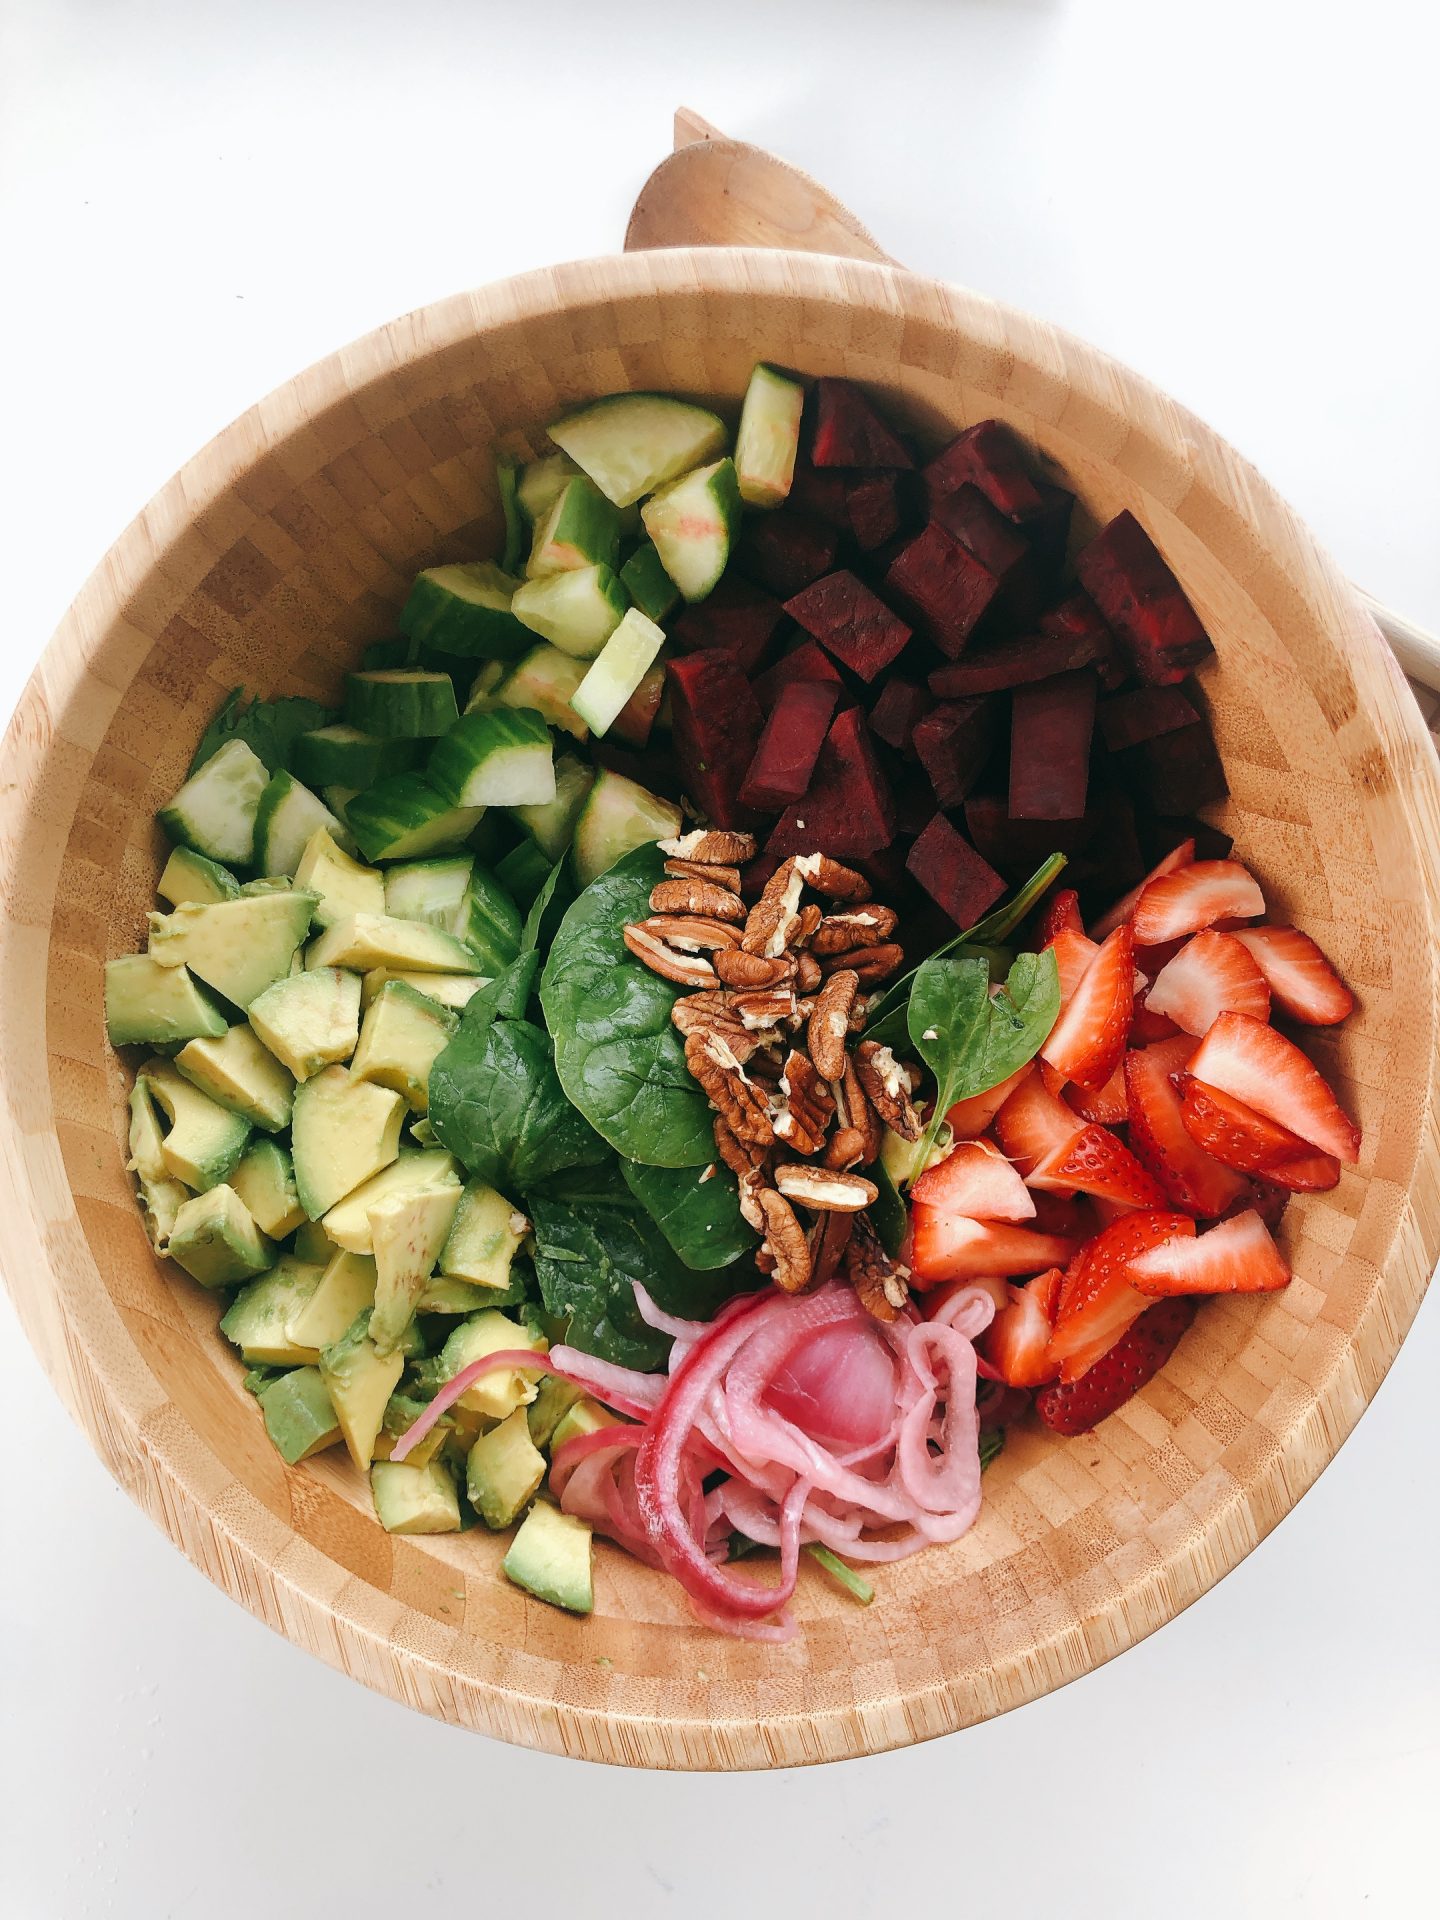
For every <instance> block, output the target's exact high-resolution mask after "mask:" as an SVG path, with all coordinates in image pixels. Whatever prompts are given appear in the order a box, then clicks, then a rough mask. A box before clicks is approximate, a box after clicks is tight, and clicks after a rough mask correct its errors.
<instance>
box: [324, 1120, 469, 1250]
mask: <svg viewBox="0 0 1440 1920" xmlns="http://www.w3.org/2000/svg"><path fill="white" fill-rule="evenodd" d="M457 1176H458V1163H457V1162H456V1161H455V1160H454V1158H453V1157H452V1156H451V1155H450V1154H448V1153H443V1152H441V1150H440V1149H439V1148H438V1147H437V1148H427V1149H426V1150H425V1151H424V1152H412V1151H410V1150H409V1149H407V1150H406V1151H405V1152H404V1153H402V1154H401V1155H400V1156H399V1158H398V1159H396V1160H394V1161H392V1162H391V1164H390V1165H389V1166H388V1167H382V1168H381V1170H380V1172H379V1173H376V1174H373V1175H372V1176H371V1177H370V1179H368V1180H367V1181H366V1182H365V1184H364V1185H363V1186H360V1187H357V1188H356V1189H355V1191H354V1192H353V1193H351V1194H347V1195H346V1197H345V1198H344V1199H343V1200H342V1201H340V1203H339V1204H338V1205H337V1206H334V1207H332V1208H331V1209H330V1211H329V1213H327V1214H326V1216H325V1231H326V1233H327V1234H328V1235H329V1236H330V1238H331V1239H332V1240H333V1241H334V1242H335V1244H336V1246H337V1247H343V1248H344V1250H345V1251H346V1252H347V1253H367V1254H368V1253H372V1252H373V1251H374V1247H375V1238H374V1234H373V1232H372V1230H371V1226H370V1213H371V1209H372V1208H374V1207H378V1206H380V1205H381V1204H382V1202H384V1201H386V1200H389V1199H391V1198H393V1197H394V1196H395V1195H396V1194H400V1193H419V1192H422V1191H424V1190H426V1189H427V1188H430V1187H448V1186H449V1185H450V1184H451V1183H452V1181H453V1180H455V1179H456V1177H457Z"/></svg>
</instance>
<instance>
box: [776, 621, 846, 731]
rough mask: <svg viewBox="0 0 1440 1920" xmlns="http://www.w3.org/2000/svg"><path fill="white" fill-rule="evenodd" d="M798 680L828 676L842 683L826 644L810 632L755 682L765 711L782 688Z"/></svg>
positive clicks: (837, 683) (829, 679) (834, 681)
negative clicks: (820, 645) (818, 643)
mask: <svg viewBox="0 0 1440 1920" xmlns="http://www.w3.org/2000/svg"><path fill="white" fill-rule="evenodd" d="M796 680H828V681H830V682H831V683H832V684H833V685H834V686H837V687H838V686H839V685H840V670H839V668H838V667H837V666H836V665H835V663H834V661H833V660H832V659H831V658H830V656H829V654H828V653H826V651H825V649H824V648H823V647H817V646H816V644H815V642H814V641H813V640H812V639H811V638H810V637H809V635H808V634H807V635H806V637H805V638H804V639H803V640H802V641H801V642H800V643H799V645H798V646H794V647H792V648H791V649H790V651H789V652H788V653H782V654H781V656H780V658H779V659H778V660H777V661H776V662H775V664H774V666H773V667H767V668H766V670H765V671H764V673H762V674H761V675H760V677H759V679H758V680H756V682H755V698H756V699H757V700H758V701H759V702H760V708H761V711H762V712H763V713H768V712H769V711H770V709H771V707H773V706H774V704H775V702H776V701H777V700H778V699H779V698H780V695H781V692H782V691H783V690H784V688H786V687H788V686H789V685H790V684H791V683H792V682H793V681H796Z"/></svg>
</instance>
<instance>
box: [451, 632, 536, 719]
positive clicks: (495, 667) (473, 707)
mask: <svg viewBox="0 0 1440 1920" xmlns="http://www.w3.org/2000/svg"><path fill="white" fill-rule="evenodd" d="M527 631H528V629H527ZM508 671H509V669H508V668H507V667H506V665H505V662H504V661H503V660H487V661H486V662H485V664H484V666H483V667H481V669H480V671H479V672H478V673H477V674H476V676H475V678H474V679H473V680H472V681H471V682H470V692H469V693H468V695H467V696H466V699H465V711H466V713H484V712H486V711H487V709H488V708H490V707H493V706H498V704H499V702H498V701H497V700H496V698H495V695H496V693H497V692H498V691H499V689H500V688H501V687H502V686H503V685H504V684H505V678H506V674H507V673H508Z"/></svg>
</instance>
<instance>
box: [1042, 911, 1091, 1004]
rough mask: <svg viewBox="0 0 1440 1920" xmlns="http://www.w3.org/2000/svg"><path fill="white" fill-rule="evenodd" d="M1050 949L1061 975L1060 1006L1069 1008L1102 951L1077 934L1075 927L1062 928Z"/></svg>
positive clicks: (1051, 943) (1083, 936) (1051, 942)
mask: <svg viewBox="0 0 1440 1920" xmlns="http://www.w3.org/2000/svg"><path fill="white" fill-rule="evenodd" d="M1049 947H1050V951H1051V953H1053V954H1054V956H1055V968H1056V971H1057V972H1058V973H1059V975H1060V1005H1061V1006H1062V1007H1068V1006H1069V1004H1070V1002H1071V1001H1072V1000H1073V999H1074V998H1075V990H1076V988H1077V987H1078V986H1079V985H1080V982H1081V981H1082V980H1083V979H1084V978H1085V975H1086V974H1087V973H1088V972H1089V971H1090V964H1091V962H1092V961H1093V960H1094V958H1095V956H1096V954H1097V953H1098V952H1099V951H1100V949H1099V947H1097V946H1096V944H1095V942H1094V941H1093V940H1087V939H1086V938H1085V935H1084V934H1083V933H1077V932H1076V930H1075V929H1074V928H1073V927H1062V928H1061V929H1060V931H1059V932H1058V933H1057V934H1056V935H1055V938H1054V939H1053V940H1052V941H1050V943H1049Z"/></svg>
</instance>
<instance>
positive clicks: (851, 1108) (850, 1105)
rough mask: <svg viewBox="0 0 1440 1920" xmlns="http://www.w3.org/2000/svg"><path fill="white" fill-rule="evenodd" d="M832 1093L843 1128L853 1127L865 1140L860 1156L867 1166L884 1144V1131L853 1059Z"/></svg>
mask: <svg viewBox="0 0 1440 1920" xmlns="http://www.w3.org/2000/svg"><path fill="white" fill-rule="evenodd" d="M831 1091H832V1092H833V1093H834V1095H835V1113H836V1117H837V1118H838V1120H839V1122H840V1124H841V1126H842V1127H854V1129H855V1130H856V1132H857V1133H859V1134H861V1135H863V1137H864V1140H865V1149H864V1151H863V1153H862V1154H861V1155H860V1164H861V1166H862V1167H868V1166H869V1164H870V1162H871V1161H872V1160H873V1159H875V1157H876V1155H877V1154H878V1153H879V1151H880V1149H881V1147H882V1146H883V1145H884V1143H885V1129H884V1127H882V1126H881V1124H880V1118H879V1115H878V1114H877V1113H876V1111H875V1109H874V1108H873V1107H872V1106H871V1104H870V1102H869V1101H868V1100H867V1099H866V1097H865V1089H864V1088H863V1087H862V1086H861V1084H860V1076H859V1074H858V1073H857V1072H856V1071H855V1062H854V1059H853V1058H850V1057H847V1058H846V1061H845V1076H844V1078H843V1079H842V1080H840V1081H839V1082H838V1083H835V1084H833V1085H832V1088H831Z"/></svg>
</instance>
